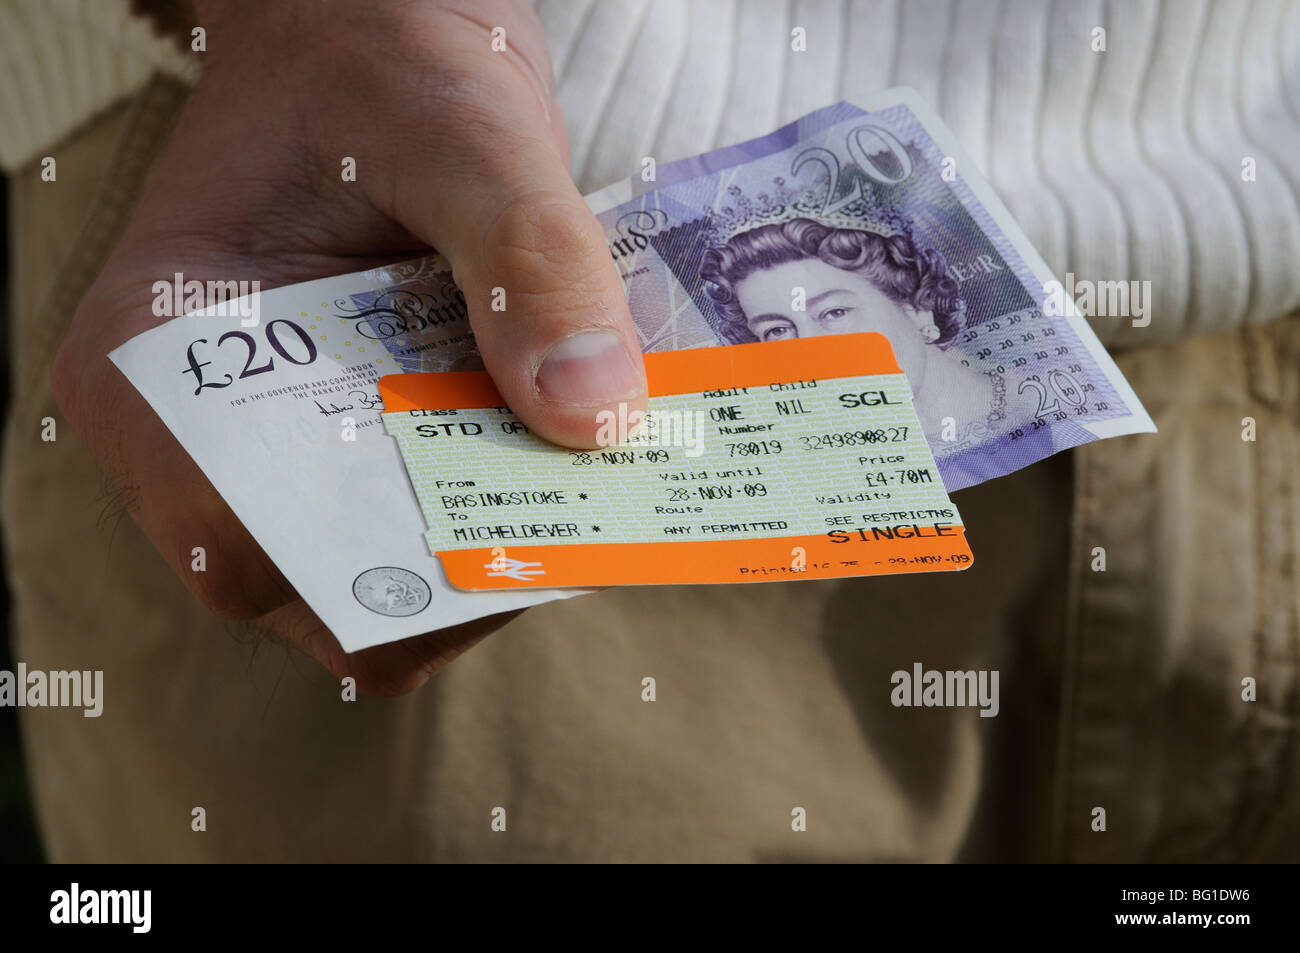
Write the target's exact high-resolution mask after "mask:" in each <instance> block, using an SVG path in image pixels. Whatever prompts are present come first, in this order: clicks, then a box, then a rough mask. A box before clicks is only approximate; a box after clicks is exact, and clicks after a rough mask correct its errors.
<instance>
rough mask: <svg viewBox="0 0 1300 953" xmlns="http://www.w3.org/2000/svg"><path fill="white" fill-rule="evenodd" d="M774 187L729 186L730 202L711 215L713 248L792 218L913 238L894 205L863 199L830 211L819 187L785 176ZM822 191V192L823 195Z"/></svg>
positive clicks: (777, 179) (710, 224)
mask: <svg viewBox="0 0 1300 953" xmlns="http://www.w3.org/2000/svg"><path fill="white" fill-rule="evenodd" d="M772 184H773V188H772V189H771V190H770V191H765V192H760V193H759V194H758V196H757V197H756V198H750V197H749V196H748V195H746V194H745V192H744V190H742V189H741V188H740V186H738V185H732V186H730V187H729V188H728V189H727V195H728V196H729V197H730V198H729V201H728V204H725V205H722V206H720V207H719V208H716V209H714V210H713V212H712V214H711V215H710V216H709V224H708V226H707V238H708V243H709V245H710V246H711V247H714V248H717V247H720V246H722V245H725V244H726V243H727V242H729V241H730V240H731V239H733V238H735V237H736V236H737V235H739V234H740V233H741V232H747V231H750V230H751V229H754V228H758V227H759V226H761V225H778V224H780V223H781V222H788V221H790V219H792V218H807V219H812V220H813V221H815V222H819V223H821V224H822V225H826V226H828V227H830V228H852V229H856V230H858V231H863V232H872V233H874V234H876V235H881V236H883V237H885V238H893V237H894V236H895V235H906V236H907V237H909V238H910V237H911V234H912V226H911V222H910V221H909V220H908V218H907V217H906V216H905V215H903V214H901V213H900V212H898V211H897V210H896V209H894V208H880V207H877V206H872V205H870V204H869V203H868V202H866V201H865V200H864V199H862V198H858V199H856V200H854V201H852V202H848V203H845V204H843V205H840V206H838V207H837V208H835V209H834V210H833V211H830V212H826V211H823V209H824V208H825V206H826V204H827V203H826V196H825V190H824V189H822V190H819V189H818V188H817V187H815V186H809V187H806V188H802V187H794V188H792V187H790V186H788V185H786V182H785V179H784V178H782V177H781V176H776V177H775V178H774V179H772ZM819 192H820V194H819Z"/></svg>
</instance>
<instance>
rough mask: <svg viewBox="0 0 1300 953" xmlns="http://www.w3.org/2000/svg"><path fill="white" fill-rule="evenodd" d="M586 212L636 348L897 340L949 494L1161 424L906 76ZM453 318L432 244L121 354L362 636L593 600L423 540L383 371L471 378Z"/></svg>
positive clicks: (663, 170) (129, 371) (127, 370)
mask: <svg viewBox="0 0 1300 953" xmlns="http://www.w3.org/2000/svg"><path fill="white" fill-rule="evenodd" d="M588 204H589V205H590V206H591V208H592V210H593V211H594V212H595V213H596V215H597V217H598V218H599V220H600V221H601V223H602V224H603V225H604V227H605V231H606V235H607V238H608V244H609V249H610V255H611V258H612V262H613V265H614V267H616V268H617V269H618V272H619V274H620V276H621V278H622V280H623V284H624V288H625V291H626V293H627V297H628V302H629V304H630V307H631V312H632V316H633V318H634V320H635V322H636V325H637V328H638V331H639V334H640V337H641V342H642V347H643V349H644V350H645V351H646V352H655V351H664V350H679V349H684V348H695V347H713V346H717V345H727V344H751V343H755V342H764V341H782V340H791V339H797V338H804V337H812V336H820V335H832V334H848V333H860V332H864V331H874V332H879V333H881V334H883V335H885V337H887V338H888V339H889V341H890V344H891V345H892V348H893V351H894V354H895V356H896V358H897V362H898V365H899V366H900V367H901V369H902V370H903V372H904V373H905V374H906V376H907V381H908V383H909V385H910V387H911V389H912V394H913V401H914V405H915V410H916V413H917V416H918V419H919V421H920V423H921V426H922V430H923V432H924V435H925V439H926V442H927V443H928V444H929V447H930V450H931V452H932V453H933V456H934V460H935V463H936V467H937V470H938V472H939V474H940V476H941V477H942V479H943V483H944V486H945V488H946V489H947V490H948V491H949V492H953V491H956V490H959V489H962V488H963V487H968V486H972V485H974V484H977V483H980V482H982V481H984V480H987V479H991V478H993V477H997V476H1002V475H1004V474H1007V473H1011V472H1012V471H1014V470H1017V469H1019V468H1021V467H1024V466H1027V465H1029V464H1031V463H1034V462H1035V461H1037V460H1041V459H1042V458H1044V457H1046V456H1048V455H1050V454H1052V453H1055V452H1057V451H1059V450H1064V449H1067V448H1069V447H1074V446H1078V445H1079V444H1082V443H1086V442H1088V441H1091V440H1096V439H1099V438H1103V437H1110V436H1116V435H1119V434H1127V433H1135V432H1139V431H1152V430H1154V429H1155V428H1154V426H1153V425H1152V423H1151V420H1150V418H1149V417H1148V416H1147V414H1146V412H1145V410H1144V409H1143V408H1142V406H1141V404H1140V403H1139V402H1138V400H1137V397H1136V395H1135V394H1134V393H1133V391H1132V389H1131V388H1130V387H1129V386H1128V384H1127V382H1126V381H1125V380H1124V379H1123V377H1122V376H1121V375H1120V373H1119V371H1118V369H1117V368H1116V367H1115V365H1114V363H1113V362H1112V361H1111V359H1110V357H1109V356H1108V355H1107V354H1106V352H1105V350H1104V349H1103V348H1102V346H1101V344H1100V343H1099V342H1098V341H1097V339H1096V337H1095V336H1094V335H1093V333H1092V331H1091V329H1090V328H1089V327H1088V325H1087V323H1086V322H1085V321H1084V319H1083V318H1082V316H1081V315H1080V314H1079V312H1078V310H1077V309H1076V308H1075V307H1074V305H1073V302H1071V301H1070V300H1069V299H1068V298H1065V299H1062V297H1061V296H1060V295H1059V294H1054V293H1053V290H1052V289H1053V288H1054V287H1056V286H1055V285H1054V280H1053V276H1052V275H1051V273H1050V272H1049V271H1048V269H1047V266H1046V264H1045V263H1044V262H1043V261H1042V259H1041V258H1040V257H1039V256H1038V254H1037V253H1036V252H1035V251H1034V249H1033V248H1032V247H1031V246H1030V244H1029V242H1028V240H1027V239H1026V238H1025V236H1024V234H1023V233H1022V232H1021V231H1020V229H1019V228H1018V227H1017V226H1016V224H1015V222H1014V221H1013V220H1012V219H1011V217H1010V214H1009V213H1008V212H1007V210H1006V208H1005V207H1004V206H1003V204H1002V203H1001V202H1000V201H999V200H998V198H997V196H996V195H994V193H993V191H992V189H991V188H990V187H989V185H988V184H987V183H986V182H985V181H984V180H983V179H982V178H981V177H980V175H979V173H978V171H977V170H976V168H975V166H974V163H973V162H971V160H970V159H968V158H967V157H966V156H965V154H964V153H963V152H962V150H961V149H960V147H959V146H958V144H957V143H956V142H955V141H954V139H953V137H952V135H951V133H950V132H949V131H948V130H947V129H946V128H945V127H944V126H943V124H942V123H941V122H940V121H939V119H938V118H937V117H936V116H935V115H934V114H933V113H932V112H931V111H930V110H929V109H928V107H926V106H925V104H924V103H922V102H921V101H920V100H919V99H918V98H917V97H916V95H915V94H914V93H912V92H911V91H910V90H891V91H888V92H886V93H882V94H881V95H880V96H878V97H875V98H873V99H872V100H871V101H869V102H866V103H864V104H863V105H862V107H858V106H854V105H850V104H847V103H841V104H838V105H835V106H829V107H827V108H825V109H821V110H818V111H817V112H815V113H812V114H810V115H808V116H806V117H804V118H803V119H800V120H798V121H796V122H794V123H792V124H790V125H788V126H785V127H783V128H781V129H779V130H777V131H776V132H774V133H772V134H770V135H768V136H765V137H763V138H761V139H756V140H753V141H751V142H747V143H743V144H740V145H737V146H731V147H728V148H725V149H720V150H717V151H715V152H711V153H707V154H705V155H702V156H699V157H696V158H693V159H685V160H681V161H678V162H674V163H671V164H667V165H663V166H660V167H659V169H658V170H657V174H656V176H655V177H654V179H653V180H651V181H646V180H644V179H643V178H642V177H641V176H640V175H638V176H635V177H634V178H632V179H631V180H629V181H627V182H623V183H619V184H617V185H615V186H611V187H610V188H607V189H604V190H602V191H601V192H598V193H596V194H595V195H592V196H590V197H588ZM250 313H251V314H253V315H255V316H256V317H255V318H254V320H252V321H250V319H249V315H250ZM466 317H467V309H466V304H465V299H464V296H463V295H462V294H461V292H460V290H459V289H458V288H457V287H456V285H455V283H454V282H453V281H452V277H451V271H450V267H449V266H448V265H447V263H446V262H445V261H444V260H442V259H441V258H440V257H439V256H437V255H431V256H429V257H427V258H423V259H419V260H416V261H412V262H406V263H402V264H397V265H392V266H389V267H386V268H379V269H374V270H371V271H366V272H360V273H357V274H352V275H344V276H340V277H336V278H326V279H321V280H318V281H311V282H306V283H303V284H299V285H293V286H289V287H285V288H279V289H276V290H274V291H269V292H264V293H262V294H260V295H259V296H258V299H257V307H256V308H255V309H249V308H245V307H239V306H231V305H226V306H225V307H215V308H208V309H206V310H204V311H197V312H195V313H192V314H189V315H186V316H184V317H178V318H175V319H173V320H172V321H170V322H168V323H166V324H163V325H161V326H159V327H156V328H154V329H152V330H150V331H146V332H144V333H143V334H141V335H139V336H137V337H135V338H133V339H132V340H130V341H128V342H127V343H126V344H124V345H122V346H121V347H120V348H118V349H117V350H115V351H114V352H113V353H112V354H111V355H110V357H111V358H112V360H113V361H114V362H115V363H116V364H117V366H118V367H119V368H120V369H121V370H122V372H123V373H124V374H125V375H126V376H127V377H128V378H129V379H130V381H131V382H132V384H133V385H134V386H135V387H136V388H137V389H138V390H139V391H140V392H141V394H142V395H143V396H144V397H145V398H146V400H148V402H149V403H150V405H151V406H152V407H153V408H154V410H155V411H156V412H157V413H158V415H159V417H161V418H162V420H163V421H164V422H165V423H166V424H167V426H168V428H169V429H170V430H171V432H172V433H173V434H174V435H175V437H176V438H177V440H179V441H180V443H181V444H182V446H184V447H185V449H186V451H187V452H188V453H189V454H190V455H191V456H192V457H193V458H194V460H195V461H196V462H197V463H198V465H199V466H200V467H201V468H202V470H203V471H204V473H205V474H206V475H207V476H208V478H209V479H210V480H211V481H212V484H213V486H215V487H216V489H217V490H218V492H220V493H221V495H222V497H223V498H224V499H225V500H226V502H227V503H228V504H229V505H230V506H231V508H232V509H233V510H234V512H235V513H236V514H237V515H238V516H239V518H240V519H241V520H242V521H243V522H244V524H245V526H247V528H248V529H249V531H250V532H251V533H252V534H253V536H254V537H255V538H256V539H257V541H258V543H259V544H260V545H261V546H262V548H263V549H264V550H265V551H266V552H267V554H268V555H269V556H270V557H271V558H272V559H273V560H274V561H275V563H276V565H278V566H279V567H280V569H281V571H283V572H284V574H285V575H286V576H287V577H288V579H289V580H290V582H291V583H292V584H293V585H294V587H295V588H296V589H297V591H298V593H299V594H300V595H301V596H302V597H303V598H304V599H305V600H306V601H307V603H308V604H309V605H310V606H311V607H312V609H314V610H315V612H316V613H317V615H319V616H320V618H321V620H322V621H323V622H324V623H325V624H326V625H327V626H328V627H329V628H330V630H331V631H333V632H334V634H335V635H336V636H337V637H338V639H339V641H340V643H341V644H342V645H343V647H344V648H345V649H346V650H347V651H356V650H358V649H362V648H366V647H368V646H371V645H378V644H381V643H385V642H392V641H396V640H398V639H402V638H406V637H409V636H412V635H417V634H420V633H422V632H428V631H432V630H435V629H439V628H443V627H445V626H448V625H454V624H456V623H459V622H464V621H468V620H470V619H474V618H479V617H481V616H485V615H489V614H492V613H496V612H502V611H505V610H507V609H512V608H519V607H522V606H527V605H533V604H536V603H538V602H543V601H547V600H549V599H554V598H560V597H562V596H567V595H574V594H578V593H580V592H582V591H583V590H573V589H570V590H557V589H527V590H518V591H504V592H485V593H467V592H463V591H461V590H458V589H456V588H454V587H453V586H451V585H450V584H449V583H448V582H447V580H446V577H445V576H444V574H443V570H442V568H441V566H440V564H439V562H438V561H437V559H435V558H434V556H433V555H432V554H431V553H430V551H429V548H428V546H427V545H426V543H425V539H424V537H423V535H422V534H423V531H424V530H425V528H426V524H425V521H424V519H423V517H422V514H421V510H420V507H419V504H418V502H417V500H416V497H415V495H414V493H413V491H412V489H411V485H410V483H409V481H408V480H407V477H406V473H405V471H404V468H403V465H402V459H401V456H400V454H399V452H398V448H397V444H396V442H395V441H394V440H393V438H392V437H390V436H388V435H387V434H386V433H385V432H384V428H383V426H382V425H381V423H380V412H381V411H382V410H383V406H382V403H381V401H380V398H379V394H378V388H377V382H378V379H379V378H380V377H381V376H384V375H388V374H394V373H403V372H421V371H445V370H475V369H480V368H481V367H482V363H481V361H479V359H478V354H477V351H476V349H475V346H474V339H473V335H472V333H471V332H470V330H469V325H468V322H467V320H466Z"/></svg>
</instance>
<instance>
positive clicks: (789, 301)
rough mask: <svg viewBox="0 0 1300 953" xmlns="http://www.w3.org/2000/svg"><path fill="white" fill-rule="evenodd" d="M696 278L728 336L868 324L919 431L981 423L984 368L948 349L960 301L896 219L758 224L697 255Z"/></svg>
mask: <svg viewBox="0 0 1300 953" xmlns="http://www.w3.org/2000/svg"><path fill="white" fill-rule="evenodd" d="M700 277H701V279H702V280H703V281H704V283H705V285H704V287H705V291H706V292H707V294H708V295H709V298H710V299H711V300H712V302H713V304H714V311H713V322H714V325H715V327H714V330H715V331H716V332H717V334H718V335H719V337H721V338H723V339H724V340H726V341H727V342H728V343H730V344H744V343H748V342H754V341H781V340H788V339H790V338H802V337H812V336H817V335H823V334H852V333H855V332H860V331H876V332H879V333H881V334H884V335H885V336H886V337H887V338H889V342H890V344H891V345H893V348H894V354H895V356H896V357H897V359H898V363H899V366H900V367H901V368H902V369H903V372H904V373H905V374H907V378H908V381H909V382H910V383H911V386H912V393H913V397H914V398H915V401H916V409H917V414H918V416H919V417H920V419H921V423H922V424H923V425H924V427H925V431H926V434H927V435H929V436H933V437H935V438H937V437H938V436H939V434H940V432H941V431H942V429H943V425H944V419H945V418H951V421H952V426H953V428H954V429H955V431H956V433H957V434H961V435H964V434H967V433H969V432H970V431H971V430H972V429H973V428H975V427H977V426H980V425H983V426H990V427H991V426H992V422H990V421H988V420H987V419H986V418H987V416H988V415H987V413H985V412H983V411H981V410H980V409H979V408H980V407H981V406H985V407H988V406H992V405H993V404H994V402H995V401H994V382H993V380H992V379H991V375H989V374H981V373H980V372H978V371H975V370H972V369H971V368H969V367H963V366H962V365H961V363H959V361H958V360H956V359H954V358H953V357H952V356H951V355H950V354H949V352H948V346H949V345H950V344H951V342H952V341H953V340H954V339H955V338H956V337H957V334H958V333H959V332H960V331H961V329H962V327H963V322H964V318H965V314H966V302H965V299H964V298H962V296H961V292H960V289H959V287H958V283H957V281H956V280H955V279H954V278H953V277H952V276H951V275H950V274H949V273H948V266H947V263H946V262H945V261H944V258H943V255H942V254H940V253H939V252H938V251H936V250H934V249H932V248H927V247H924V246H923V245H921V244H920V243H919V242H917V241H916V240H915V239H914V238H913V235H912V228H911V223H910V221H908V220H907V219H906V218H905V217H904V216H902V215H900V214H897V213H888V214H884V215H874V216H867V215H862V216H860V217H854V216H851V215H847V214H843V213H841V214H840V215H839V216H838V218H837V219H836V220H835V221H834V222H822V221H817V220H814V219H812V218H803V217H800V218H793V219H790V220H788V221H785V222H780V223H768V224H763V225H758V226H757V227H754V228H749V229H745V230H742V231H739V232H737V233H736V234H735V235H733V236H731V238H729V239H728V240H727V241H726V242H725V243H724V244H722V245H721V246H720V247H717V248H712V249H710V250H709V251H708V252H706V253H705V256H704V261H703V265H702V267H701V269H700ZM972 394H974V395H986V396H987V400H981V401H978V402H972V401H971V400H970V397H971V395H972ZM958 395H962V396H961V397H960V398H959V397H958Z"/></svg>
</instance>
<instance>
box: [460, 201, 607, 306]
mask: <svg viewBox="0 0 1300 953" xmlns="http://www.w3.org/2000/svg"><path fill="white" fill-rule="evenodd" d="M484 242H485V247H484V249H483V252H484V254H483V258H484V260H485V261H486V262H488V263H489V265H490V267H491V271H492V274H493V276H494V277H496V278H498V279H502V280H505V281H508V282H509V283H510V288H511V290H512V291H515V292H516V293H522V294H525V295H530V294H535V295H552V294H557V293H566V292H573V291H579V292H580V291H584V290H589V289H594V288H595V287H597V286H598V285H599V283H600V282H601V281H602V280H603V278H604V270H605V268H606V266H607V265H608V256H609V251H608V249H606V247H605V239H604V234H603V233H602V232H601V230H600V227H599V226H598V225H597V224H596V221H595V219H594V218H592V216H591V213H590V212H589V211H588V210H587V208H586V207H585V206H577V205H575V204H574V203H572V202H570V201H567V200H565V199H563V198H557V197H548V196H545V195H543V196H538V195H535V194H534V195H529V196H524V197H522V198H520V199H517V200H515V201H513V202H511V203H510V204H509V205H508V206H507V207H506V208H505V209H504V210H503V211H502V213H501V216H500V217H499V218H498V219H497V220H496V222H495V223H494V224H493V225H492V227H491V228H490V229H489V230H488V232H487V234H486V235H485V236H484Z"/></svg>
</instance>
